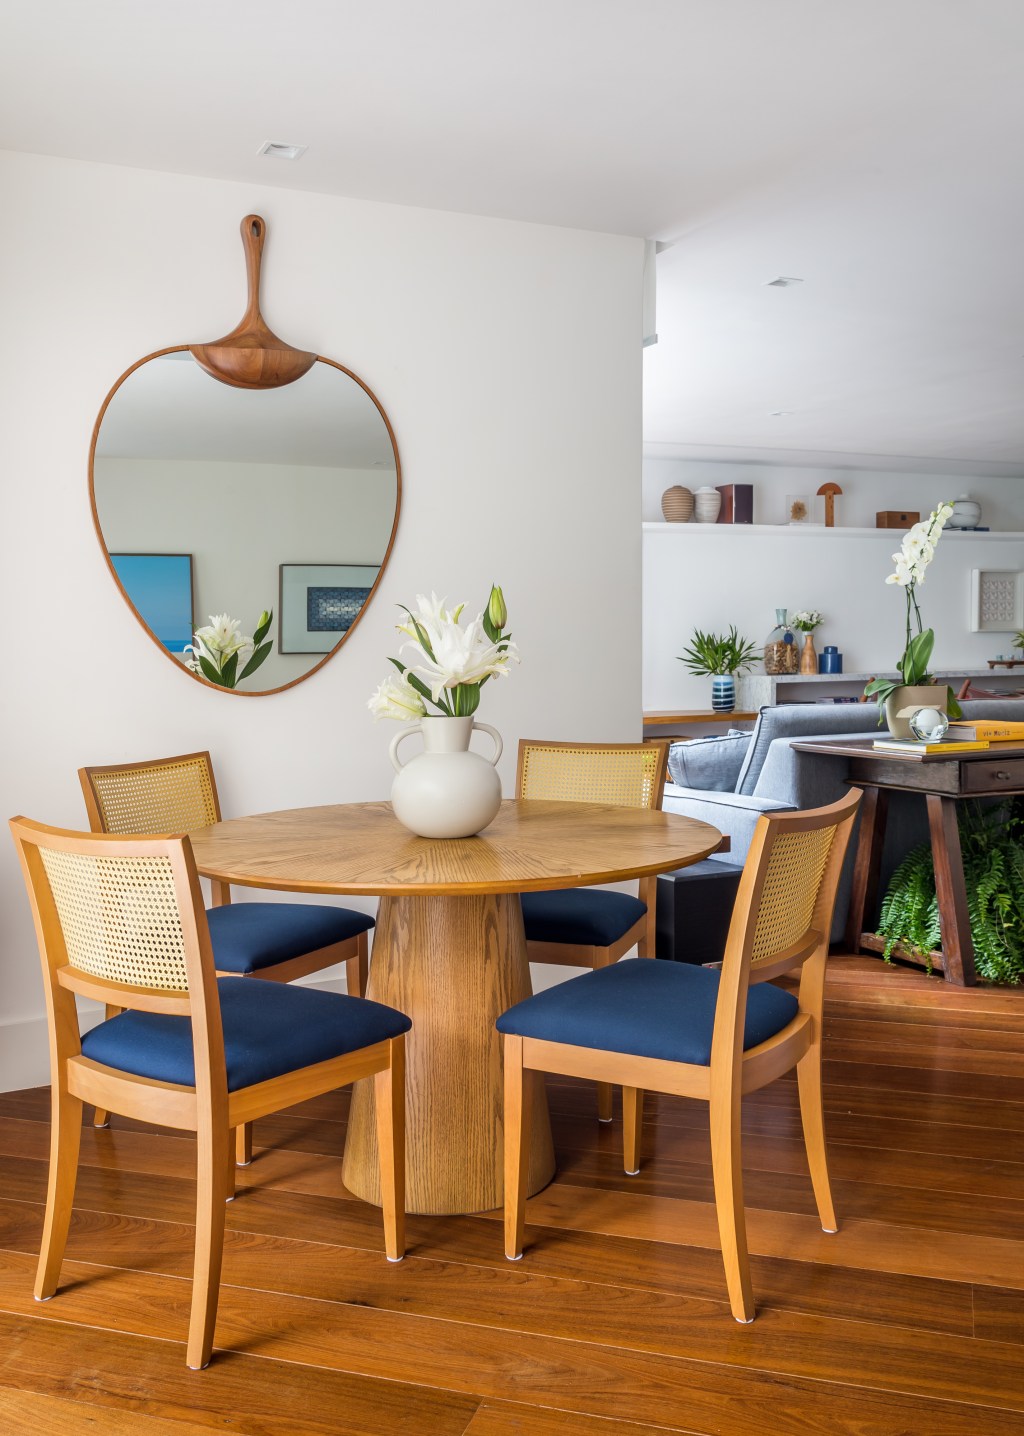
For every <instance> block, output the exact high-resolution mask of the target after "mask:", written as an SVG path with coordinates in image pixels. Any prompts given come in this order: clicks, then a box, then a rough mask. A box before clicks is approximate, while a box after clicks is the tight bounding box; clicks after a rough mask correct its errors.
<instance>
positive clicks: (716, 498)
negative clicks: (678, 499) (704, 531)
mask: <svg viewBox="0 0 1024 1436" xmlns="http://www.w3.org/2000/svg"><path fill="white" fill-rule="evenodd" d="M693 506H694V510H695V517H696V519H697V522H698V523H699V524H714V523H717V522H718V513H719V510H720V509H721V507H722V495H721V494H720V493H719V492H718V490H717V489H713V488H711V487H710V485H705V486H704V488H702V489H698V490H697V492H696V493H695V494H694V496H693Z"/></svg>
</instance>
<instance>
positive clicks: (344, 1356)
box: [0, 1253, 1024, 1436]
mask: <svg viewBox="0 0 1024 1436" xmlns="http://www.w3.org/2000/svg"><path fill="white" fill-rule="evenodd" d="M31 1268H32V1262H31V1260H30V1259H29V1258H26V1257H20V1256H18V1255H17V1254H11V1253H0V1309H3V1310H8V1311H10V1312H12V1314H19V1315H23V1316H33V1317H34V1318H35V1319H36V1320H37V1321H51V1320H57V1319H58V1316H57V1311H56V1308H55V1302H56V1301H59V1303H60V1306H61V1308H62V1310H63V1313H64V1315H63V1316H62V1317H61V1318H60V1319H61V1320H63V1321H73V1322H75V1323H82V1324H85V1325H88V1326H95V1327H100V1328H103V1329H108V1330H109V1329H111V1328H114V1327H117V1328H119V1329H122V1330H123V1329H125V1328H127V1329H128V1330H129V1331H131V1332H134V1333H136V1334H142V1333H141V1331H140V1328H143V1327H144V1328H145V1333H146V1334H148V1335H153V1336H160V1337H162V1338H164V1339H165V1340H167V1341H169V1342H174V1341H175V1340H176V1338H178V1337H179V1336H180V1335H181V1334H183V1332H184V1328H185V1323H186V1311H187V1303H188V1294H189V1293H188V1287H189V1284H188V1283H187V1282H185V1281H181V1280H178V1279H174V1278H167V1277H162V1278H161V1277H154V1276H152V1275H150V1274H148V1273H138V1272H122V1271H111V1270H110V1269H109V1268H102V1267H93V1266H86V1265H84V1264H82V1263H74V1262H71V1263H67V1264H66V1266H65V1280H66V1281H67V1282H68V1283H69V1284H68V1286H67V1287H66V1288H65V1289H64V1290H63V1291H62V1292H61V1293H60V1295H59V1297H58V1298H55V1301H54V1302H46V1303H42V1304H39V1303H35V1302H33V1301H32V1299H31V1296H30V1295H28V1294H26V1288H27V1286H28V1284H29V1276H30V1272H31ZM115 1312H116V1316H115V1315H114V1313H115ZM764 1325H765V1327H768V1326H770V1325H771V1322H770V1321H768V1320H766V1321H765V1323H764ZM756 1326H757V1323H755V1324H754V1326H753V1327H751V1328H745V1329H744V1333H743V1334H744V1335H746V1334H748V1332H750V1331H754V1330H755V1329H756ZM731 1334H732V1337H733V1347H734V1349H736V1330H735V1327H733V1330H732V1333H731ZM225 1347H226V1348H227V1351H226V1352H223V1354H221V1353H222V1348H225ZM1012 1350H1013V1348H1012V1347H1008V1346H1006V1347H1000V1348H999V1351H1000V1352H1001V1353H1003V1352H1009V1351H1012ZM181 1351H182V1348H181V1345H180V1344H178V1345H177V1352H178V1354H179V1356H180V1355H181ZM238 1352H243V1353H250V1354H253V1355H259V1356H266V1357H270V1358H274V1359H276V1360H279V1361H294V1362H298V1363H301V1364H302V1365H303V1366H312V1367H319V1368H322V1369H324V1370H333V1371H337V1370H342V1371H348V1372H355V1373H358V1374H360V1375H363V1376H377V1377H379V1378H382V1379H385V1380H387V1379H392V1378H397V1379H399V1380H404V1381H405V1382H406V1383H408V1384H413V1385H426V1384H427V1383H433V1384H434V1385H436V1386H437V1387H439V1388H441V1389H442V1390H445V1391H451V1392H456V1393H461V1394H463V1395H476V1396H479V1397H480V1398H481V1399H491V1400H494V1399H499V1400H512V1401H516V1402H520V1403H522V1404H525V1405H538V1406H543V1407H551V1408H555V1409H560V1410H567V1411H572V1412H576V1413H579V1414H585V1413H590V1414H593V1415H595V1416H610V1417H615V1418H617V1419H619V1420H634V1421H638V1422H639V1423H641V1424H642V1423H644V1422H646V1423H648V1424H662V1425H665V1424H667V1425H668V1426H670V1427H671V1426H673V1425H675V1426H677V1427H682V1428H683V1429H684V1430H685V1429H686V1428H687V1426H689V1427H690V1428H691V1429H694V1428H696V1429H697V1430H698V1431H700V1430H701V1429H707V1430H711V1431H714V1432H715V1433H716V1436H750V1432H751V1431H760V1430H768V1431H771V1432H773V1433H776V1432H778V1433H780V1436H781V1433H783V1432H785V1431H786V1430H787V1429H788V1430H790V1431H793V1432H801V1433H806V1436H810V1433H815V1436H834V1433H835V1431H836V1430H837V1429H838V1430H841V1429H843V1425H842V1423H843V1422H844V1420H845V1419H846V1415H847V1413H848V1412H849V1410H850V1403H851V1398H852V1396H853V1393H854V1392H856V1408H857V1421H858V1425H857V1432H858V1436H897V1433H905V1432H907V1431H915V1432H916V1431H918V1430H920V1431H922V1432H928V1434H929V1436H963V1433H964V1431H965V1430H966V1429H968V1427H969V1429H970V1431H971V1432H972V1433H973V1436H1005V1432H1006V1430H1007V1422H1008V1417H1007V1411H1008V1410H1010V1411H1014V1410H1018V1409H1024V1387H1022V1386H1021V1385H1020V1383H1019V1381H1018V1382H1017V1383H1016V1384H1014V1383H1013V1382H1012V1381H1011V1380H1010V1373H1009V1372H1007V1373H1006V1374H1005V1375H1004V1378H1003V1379H1002V1380H1001V1381H1000V1384H999V1387H998V1389H997V1390H996V1391H995V1392H994V1393H993V1392H992V1391H988V1392H980V1391H979V1392H978V1393H977V1395H978V1397H980V1399H981V1401H982V1402H983V1403H984V1404H974V1402H973V1401H972V1400H966V1401H965V1400H953V1401H950V1400H945V1399H941V1398H937V1397H921V1396H916V1395H907V1394H904V1393H902V1392H896V1391H885V1392H881V1391H878V1390H868V1389H864V1388H856V1387H854V1386H852V1385H851V1384H848V1383H843V1384H839V1383H837V1382H831V1381H829V1382H823V1381H816V1380H808V1379H807V1378H803V1377H792V1376H786V1375H781V1374H778V1373H774V1372H773V1373H772V1374H771V1378H770V1380H766V1379H765V1377H764V1375H763V1374H762V1373H760V1372H756V1371H749V1370H747V1369H745V1368H744V1367H743V1366H742V1365H741V1364H739V1359H737V1364H735V1365H720V1364H712V1363H708V1362H706V1361H701V1360H692V1359H685V1358H680V1357H675V1356H665V1355H662V1354H660V1353H659V1354H653V1353H649V1352H646V1351H637V1350H623V1349H621V1348H616V1347H609V1346H603V1345H596V1344H592V1343H588V1342H584V1341H579V1340H572V1339H552V1338H548V1337H538V1336H535V1335H533V1334H523V1333H519V1332H510V1331H507V1330H501V1331H488V1330H486V1329H483V1328H476V1327H472V1326H468V1325H465V1324H462V1323H459V1322H450V1321H447V1320H443V1319H438V1318H434V1319H423V1318H422V1317H402V1316H396V1315H394V1314H392V1313H390V1312H381V1311H368V1310H365V1309H362V1308H358V1307H353V1306H343V1305H339V1304H337V1303H326V1302H322V1301H315V1300H311V1299H308V1298H307V1299H296V1298H293V1297H287V1296H280V1295H278V1294H276V1293H269V1292H263V1293H262V1300H261V1301H260V1303H259V1304H258V1307H256V1308H255V1309H254V1303H253V1300H252V1294H251V1293H250V1292H248V1291H240V1290H239V1289H238V1288H235V1287H232V1286H230V1285H228V1286H225V1287H224V1289H223V1291H222V1294H221V1309H220V1316H219V1319H218V1354H217V1355H215V1358H214V1361H215V1363H216V1365H217V1366H221V1365H224V1366H229V1365H231V1364H233V1362H234V1360H235V1359H236V1353H238ZM941 1364H942V1363H935V1364H934V1365H935V1366H936V1367H941ZM917 1365H918V1366H919V1367H922V1368H923V1367H925V1366H927V1365H928V1364H927V1363H921V1362H920V1360H918V1363H917ZM211 1369H213V1368H211ZM1004 1391H1005V1394H1004ZM969 1395H970V1396H971V1397H973V1396H974V1395H975V1393H974V1392H973V1391H971V1392H970V1393H969ZM1004 1401H1009V1402H1011V1403H1012V1404H1011V1405H1010V1406H1006V1405H1003V1404H1002V1403H1003V1402H1004ZM780 1417H782V1418H783V1419H782V1420H780Z"/></svg>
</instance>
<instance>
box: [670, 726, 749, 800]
mask: <svg viewBox="0 0 1024 1436" xmlns="http://www.w3.org/2000/svg"><path fill="white" fill-rule="evenodd" d="M750 739H751V735H750V733H749V732H748V733H744V732H742V731H741V730H740V729H738V728H733V729H730V731H729V732H728V733H717V734H715V736H714V737H712V738H691V739H690V740H689V741H688V742H686V743H673V744H672V745H671V747H670V748H669V750H668V771H669V774H670V776H671V778H672V781H673V783H677V784H678V785H679V787H680V788H700V789H703V790H704V791H707V792H718V793H734V792H735V791H736V780H737V779H738V778H739V775H740V769H741V768H742V767H743V760H744V758H745V757H746V756H747V748H748V747H749V746H750Z"/></svg>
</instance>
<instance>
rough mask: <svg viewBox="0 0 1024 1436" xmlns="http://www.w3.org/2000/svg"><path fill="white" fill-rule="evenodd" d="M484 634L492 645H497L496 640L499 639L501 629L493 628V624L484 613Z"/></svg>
mask: <svg viewBox="0 0 1024 1436" xmlns="http://www.w3.org/2000/svg"><path fill="white" fill-rule="evenodd" d="M484 632H485V633H486V634H487V637H488V638H489V639H490V640H491V642H492V643H497V641H498V639H499V638H500V637H501V629H500V628H495V626H494V624H493V623H492V622H491V620H490V618H489V617H488V615H487V614H486V613H485V614H484Z"/></svg>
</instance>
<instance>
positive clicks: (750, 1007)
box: [497, 957, 798, 1067]
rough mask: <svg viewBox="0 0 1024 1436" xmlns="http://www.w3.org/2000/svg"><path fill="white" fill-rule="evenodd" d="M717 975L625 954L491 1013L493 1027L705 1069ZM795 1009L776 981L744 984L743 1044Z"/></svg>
mask: <svg viewBox="0 0 1024 1436" xmlns="http://www.w3.org/2000/svg"><path fill="white" fill-rule="evenodd" d="M718 980H719V974H718V973H717V972H711V971H708V969H707V968H705V967H688V966H685V965H683V964H680V963H676V962H658V960H657V959H656V958H645V957H638V958H629V959H626V960H625V961H623V962H615V963H613V964H612V966H611V967H601V968H598V969H597V971H596V972H588V973H585V974H584V975H583V976H582V977H574V978H571V979H570V980H569V981H568V982H560V983H559V984H558V986H557V987H551V988H548V990H547V991H546V992H538V993H537V994H536V995H535V996H534V997H528V998H527V999H526V1001H525V1002H519V1003H517V1004H516V1006H515V1007H510V1008H509V1010H508V1011H507V1012H505V1013H503V1014H502V1015H501V1017H499V1018H498V1023H497V1026H498V1031H499V1032H511V1033H515V1034H517V1035H518V1036H520V1037H538V1038H540V1039H541V1040H542V1041H544V1042H566V1043H569V1044H570V1045H571V1046H573V1047H595V1048H598V1049H600V1050H602V1051H605V1052H628V1053H630V1054H631V1055H632V1056H635V1057H661V1058H664V1059H665V1060H666V1061H668V1062H687V1063H692V1064H693V1065H695V1066H698V1067H707V1066H708V1065H709V1064H710V1062H711V1034H712V1031H713V1029H714V1025H715V1004H716V1003H717V1001H718ZM797 1010H798V1008H797V1000H796V998H795V997H794V996H793V994H792V993H790V992H784V991H783V989H782V988H781V987H773V986H772V985H771V983H770V982H762V983H758V984H757V986H756V987H751V988H750V991H749V993H748V996H747V1020H746V1027H745V1029H744V1034H743V1046H744V1048H747V1047H757V1046H758V1045H759V1044H760V1043H762V1042H767V1040H768V1038H769V1037H774V1036H775V1034H776V1033H777V1032H781V1031H782V1029H783V1028H784V1027H785V1026H786V1025H787V1023H789V1022H791V1021H792V1020H793V1018H794V1017H795V1016H796V1014H797Z"/></svg>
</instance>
